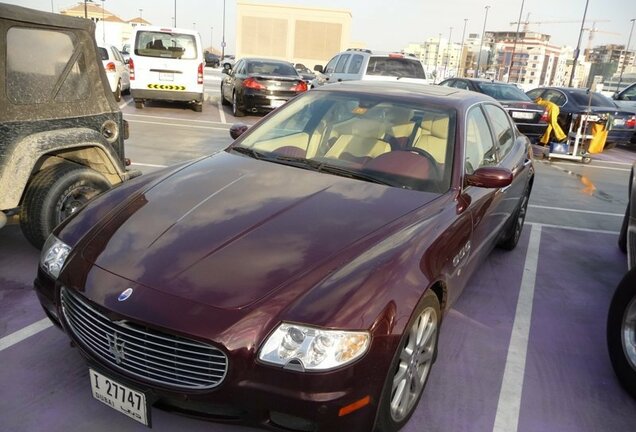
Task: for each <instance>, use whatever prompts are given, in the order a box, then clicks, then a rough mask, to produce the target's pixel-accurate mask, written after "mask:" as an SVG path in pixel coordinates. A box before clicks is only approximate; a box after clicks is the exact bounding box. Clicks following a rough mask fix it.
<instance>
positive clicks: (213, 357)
mask: <svg viewBox="0 0 636 432" xmlns="http://www.w3.org/2000/svg"><path fill="white" fill-rule="evenodd" d="M61 300H62V313H63V314H64V318H65V320H66V323H67V324H68V326H69V327H70V329H71V330H72V332H73V334H74V335H75V337H77V339H79V342H81V343H82V344H83V345H84V347H85V348H86V349H88V350H89V351H91V352H92V353H93V354H95V355H96V356H98V357H99V358H101V359H102V360H104V361H105V362H107V363H108V364H109V365H110V366H111V367H113V368H115V369H118V370H121V371H123V372H125V373H127V374H130V375H134V376H135V377H138V378H141V379H142V380H143V381H148V382H152V383H158V384H162V385H165V386H169V387H173V388H178V389H207V388H211V387H215V386H218V385H219V384H220V383H221V382H222V381H223V378H224V377H225V374H226V371H227V356H226V355H225V354H224V353H223V351H221V350H219V349H218V348H215V347H213V346H211V345H207V344H204V343H201V342H197V341H194V340H190V339H185V338H182V337H178V336H174V335H170V334H166V333H161V332H158V331H155V330H150V329H147V328H145V327H141V326H137V325H135V324H132V323H130V322H125V321H112V320H110V319H109V318H107V317H106V316H104V315H102V314H101V313H99V312H97V310H95V308H94V307H92V306H91V305H89V304H88V303H87V302H86V301H85V300H84V299H82V298H81V297H80V296H79V295H78V294H77V293H75V292H73V291H71V290H68V289H66V288H62V290H61Z"/></svg>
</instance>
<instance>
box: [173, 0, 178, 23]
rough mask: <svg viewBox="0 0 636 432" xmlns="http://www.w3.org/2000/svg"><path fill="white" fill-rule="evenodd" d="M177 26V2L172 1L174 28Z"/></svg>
mask: <svg viewBox="0 0 636 432" xmlns="http://www.w3.org/2000/svg"><path fill="white" fill-rule="evenodd" d="M176 26H177V0H174V26H173V27H176Z"/></svg>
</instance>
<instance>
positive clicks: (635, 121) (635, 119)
mask: <svg viewBox="0 0 636 432" xmlns="http://www.w3.org/2000/svg"><path fill="white" fill-rule="evenodd" d="M625 126H626V127H628V128H630V129H631V128H634V127H636V116H631V117H630V118H628V119H627V120H626V121H625Z"/></svg>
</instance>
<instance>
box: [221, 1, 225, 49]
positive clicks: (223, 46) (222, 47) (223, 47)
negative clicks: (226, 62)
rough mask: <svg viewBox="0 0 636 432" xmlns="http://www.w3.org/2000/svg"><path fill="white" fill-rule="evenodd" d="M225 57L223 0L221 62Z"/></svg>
mask: <svg viewBox="0 0 636 432" xmlns="http://www.w3.org/2000/svg"><path fill="white" fill-rule="evenodd" d="M223 57H225V0H223V40H222V41H221V60H223Z"/></svg>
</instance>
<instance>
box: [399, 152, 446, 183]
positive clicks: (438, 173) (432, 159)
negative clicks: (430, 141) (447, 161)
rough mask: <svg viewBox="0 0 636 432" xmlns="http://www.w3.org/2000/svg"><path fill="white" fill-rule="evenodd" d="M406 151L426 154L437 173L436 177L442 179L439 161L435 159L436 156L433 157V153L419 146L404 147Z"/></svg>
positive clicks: (421, 154)
mask: <svg viewBox="0 0 636 432" xmlns="http://www.w3.org/2000/svg"><path fill="white" fill-rule="evenodd" d="M404 151H407V152H411V153H416V154H418V155H420V156H424V157H425V158H426V159H428V161H429V162H430V163H431V166H432V167H433V171H434V174H435V178H436V179H438V180H439V179H440V178H441V176H440V172H439V166H438V164H437V161H436V160H435V158H434V157H433V155H432V154H430V153H429V152H427V151H426V150H424V149H422V148H419V147H407V148H405V149H404Z"/></svg>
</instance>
